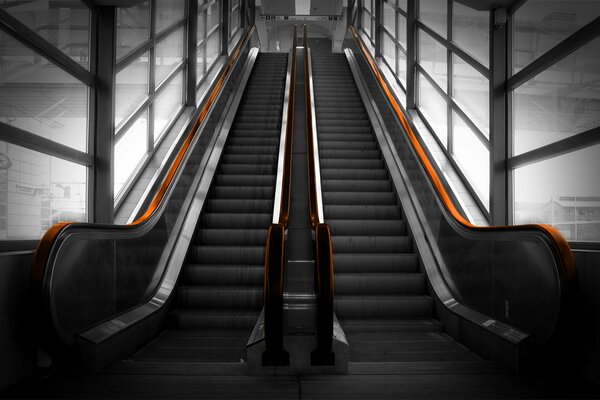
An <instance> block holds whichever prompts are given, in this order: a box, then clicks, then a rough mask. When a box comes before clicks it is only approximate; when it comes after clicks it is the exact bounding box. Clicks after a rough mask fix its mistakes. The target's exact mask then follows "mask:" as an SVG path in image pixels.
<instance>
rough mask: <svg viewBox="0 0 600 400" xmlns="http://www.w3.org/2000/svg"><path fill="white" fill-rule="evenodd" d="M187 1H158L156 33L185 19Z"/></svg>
mask: <svg viewBox="0 0 600 400" xmlns="http://www.w3.org/2000/svg"><path fill="white" fill-rule="evenodd" d="M184 11H185V0H156V33H159V32H161V31H163V30H165V29H166V28H168V27H169V26H171V25H173V24H174V23H175V22H177V21H179V20H180V19H181V18H183V15H184Z"/></svg>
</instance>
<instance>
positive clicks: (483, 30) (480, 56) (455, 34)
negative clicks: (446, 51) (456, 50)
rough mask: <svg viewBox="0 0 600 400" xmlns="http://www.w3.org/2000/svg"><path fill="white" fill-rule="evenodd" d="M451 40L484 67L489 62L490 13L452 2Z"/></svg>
mask: <svg viewBox="0 0 600 400" xmlns="http://www.w3.org/2000/svg"><path fill="white" fill-rule="evenodd" d="M452 11H453V14H454V15H453V16H452V18H453V20H452V40H453V41H454V43H456V44H457V45H458V46H459V47H460V48H461V49H463V50H464V51H466V52H467V53H469V54H470V55H472V56H473V57H474V58H475V59H476V60H478V61H479V62H481V63H482V64H483V65H485V66H486V67H487V66H489V62H490V13H489V11H477V10H473V9H472V8H469V7H465V6H463V5H462V4H460V3H457V2H456V1H455V2H454V6H453V10H452Z"/></svg>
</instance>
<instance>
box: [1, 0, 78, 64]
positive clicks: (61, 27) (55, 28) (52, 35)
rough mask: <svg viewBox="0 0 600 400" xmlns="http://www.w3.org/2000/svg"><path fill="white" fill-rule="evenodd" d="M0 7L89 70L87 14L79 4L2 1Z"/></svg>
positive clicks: (76, 0) (75, 2) (71, 2)
mask: <svg viewBox="0 0 600 400" xmlns="http://www.w3.org/2000/svg"><path fill="white" fill-rule="evenodd" d="M0 3H3V4H2V5H1V6H0V7H1V8H2V9H3V10H4V11H6V12H8V13H9V14H11V15H12V16H13V17H15V18H16V19H18V20H19V21H21V22H22V23H23V24H24V25H25V26H27V27H28V28H29V29H31V30H32V31H34V32H35V33H37V34H38V35H40V36H41V37H43V38H44V39H46V40H47V41H48V42H50V43H51V44H52V45H54V46H56V48H58V49H59V50H61V51H62V52H63V53H65V54H66V55H68V56H69V57H71V58H72V59H73V60H75V61H77V62H78V63H79V64H81V65H82V66H83V67H85V68H89V54H90V10H89V8H88V7H87V6H86V5H85V4H84V3H83V2H82V1H80V0H70V1H1V2H0Z"/></svg>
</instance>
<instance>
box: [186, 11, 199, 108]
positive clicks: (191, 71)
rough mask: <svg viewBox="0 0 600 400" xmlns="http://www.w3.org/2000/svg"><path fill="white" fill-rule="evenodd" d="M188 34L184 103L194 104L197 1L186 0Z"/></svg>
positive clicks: (196, 61)
mask: <svg viewBox="0 0 600 400" xmlns="http://www.w3.org/2000/svg"><path fill="white" fill-rule="evenodd" d="M187 29H188V35H187V39H188V42H187V88H186V97H185V104H186V105H188V106H195V105H196V80H197V75H196V74H197V69H196V68H197V63H198V60H197V57H196V52H197V51H198V50H197V47H198V35H197V31H198V2H197V1H195V0H189V1H188V28H187Z"/></svg>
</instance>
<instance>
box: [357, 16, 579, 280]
mask: <svg viewBox="0 0 600 400" xmlns="http://www.w3.org/2000/svg"><path fill="white" fill-rule="evenodd" d="M348 29H349V30H350V32H351V33H352V35H353V36H354V38H355V40H356V42H357V44H358V46H359V47H360V50H361V52H362V53H363V55H364V57H365V59H366V60H367V62H368V64H369V66H370V67H371V70H372V71H373V74H374V75H375V78H376V79H377V82H378V83H379V86H380V87H381V90H382V91H383V92H384V94H385V96H386V98H387V99H388V101H389V103H390V105H391V107H392V109H393V110H394V113H395V115H396V117H398V120H399V121H400V123H401V124H402V127H403V128H404V131H405V132H406V135H407V136H408V139H409V141H410V143H411V145H412V147H413V149H414V151H415V153H416V154H417V156H418V158H419V161H420V162H421V165H422V166H423V168H424V169H425V172H426V173H427V176H428V178H429V180H430V181H431V183H432V185H433V187H434V188H435V191H436V193H437V195H438V196H439V198H440V200H441V201H442V204H443V205H444V207H445V209H446V211H447V212H448V213H449V214H450V216H451V217H452V218H453V219H454V220H455V221H456V222H458V223H459V224H460V225H461V226H463V227H464V228H466V229H468V230H471V231H474V232H490V231H496V232H499V231H506V232H510V231H526V230H537V231H540V232H542V233H544V234H545V235H546V237H547V238H548V239H549V240H550V242H551V244H552V248H553V249H554V250H555V252H556V255H557V257H558V259H559V262H560V265H559V268H560V269H561V272H562V273H563V274H564V279H566V281H567V282H569V283H574V282H576V270H575V258H574V256H573V253H572V252H571V248H570V246H569V243H568V242H567V241H566V240H565V238H564V237H563V236H562V234H561V233H560V232H559V231H558V230H557V229H555V228H554V227H552V226H550V225H546V224H527V225H513V226H477V225H474V224H472V223H471V222H469V221H467V220H466V219H465V218H464V217H463V216H462V215H461V214H460V213H459V212H458V210H457V209H456V207H455V205H454V203H453V202H452V200H451V198H450V196H449V195H448V193H447V192H446V189H445V188H444V185H443V184H442V181H441V179H440V178H439V176H438V175H437V173H436V172H435V169H434V168H433V166H432V165H431V162H430V161H429V159H428V157H427V155H426V153H425V151H424V150H423V148H422V146H421V144H420V142H419V140H418V139H417V137H416V135H415V133H414V132H413V130H412V128H411V127H410V124H409V123H408V121H407V119H406V117H405V115H404V113H403V112H402V110H401V108H400V106H399V105H398V102H397V101H396V99H395V98H394V95H393V94H392V92H391V90H390V88H389V86H388V85H387V83H386V82H385V80H384V79H383V77H382V75H381V73H380V72H379V68H378V67H377V64H376V63H375V61H374V60H373V58H372V57H371V54H370V53H369V51H368V50H367V48H366V47H365V45H364V43H363V41H362V39H361V38H360V35H359V34H358V32H357V30H356V28H355V27H354V26H350V27H349V28H348ZM563 289H565V290H568V288H567V287H563Z"/></svg>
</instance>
